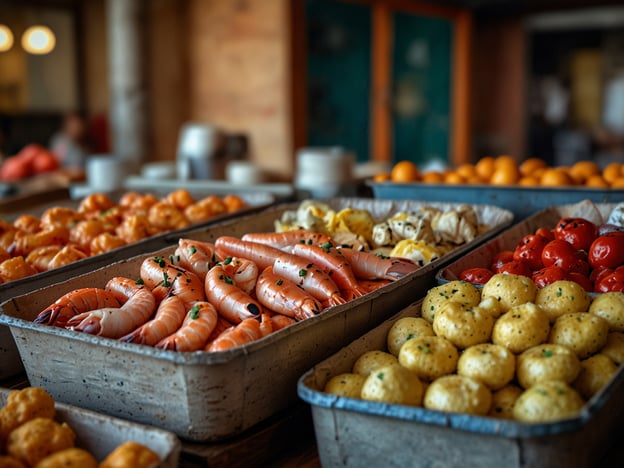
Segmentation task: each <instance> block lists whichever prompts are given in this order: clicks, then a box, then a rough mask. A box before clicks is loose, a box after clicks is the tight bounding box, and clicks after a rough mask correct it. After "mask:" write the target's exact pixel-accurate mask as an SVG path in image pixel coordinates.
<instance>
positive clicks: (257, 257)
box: [215, 236, 283, 270]
mask: <svg viewBox="0 0 624 468" xmlns="http://www.w3.org/2000/svg"><path fill="white" fill-rule="evenodd" d="M215 247H216V249H217V254H218V255H220V256H221V258H226V257H241V258H247V259H249V260H251V261H253V262H254V263H255V264H256V265H257V266H258V268H259V269H260V270H264V269H265V268H266V267H268V266H270V265H273V262H274V261H275V259H276V258H277V257H278V256H279V255H281V254H282V253H283V252H282V251H281V250H280V249H278V248H275V247H271V246H270V245H265V244H260V243H258V242H250V241H244V240H241V239H237V238H236V237H230V236H220V237H218V238H217V240H215Z"/></svg>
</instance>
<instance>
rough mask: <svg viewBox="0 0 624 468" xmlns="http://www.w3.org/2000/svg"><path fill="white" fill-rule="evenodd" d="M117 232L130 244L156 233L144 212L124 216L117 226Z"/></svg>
mask: <svg viewBox="0 0 624 468" xmlns="http://www.w3.org/2000/svg"><path fill="white" fill-rule="evenodd" d="M115 234H117V235H118V236H119V237H121V238H122V239H123V240H124V241H125V242H127V243H128V244H132V243H134V242H138V241H140V240H142V239H145V238H147V237H150V236H152V234H154V233H153V230H152V227H151V226H150V223H149V221H148V219H147V216H145V215H144V214H133V215H130V216H127V217H126V218H124V220H123V221H122V222H121V224H120V225H119V226H117V227H116V228H115Z"/></svg>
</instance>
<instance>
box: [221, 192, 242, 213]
mask: <svg viewBox="0 0 624 468" xmlns="http://www.w3.org/2000/svg"><path fill="white" fill-rule="evenodd" d="M221 200H222V201H223V204H224V205H225V207H226V209H227V211H228V213H232V212H234V211H238V210H242V209H243V208H245V207H246V206H247V202H246V201H245V200H243V199H242V198H241V197H239V196H238V195H234V194H228V195H226V196H225V197H223V198H222V199H221Z"/></svg>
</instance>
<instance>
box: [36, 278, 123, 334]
mask: <svg viewBox="0 0 624 468" xmlns="http://www.w3.org/2000/svg"><path fill="white" fill-rule="evenodd" d="M119 306H120V303H119V301H118V300H117V298H116V297H115V295H114V294H113V293H112V292H110V291H106V290H104V289H101V288H80V289H76V290H74V291H70V292H68V293H67V294H64V295H62V296H61V297H59V298H58V299H57V300H56V301H55V302H54V304H52V305H50V306H49V307H46V308H45V309H44V310H42V311H41V312H40V313H39V315H37V317H36V318H35V320H34V322H35V323H41V324H45V325H54V326H56V327H64V326H65V324H66V323H67V321H68V320H69V319H71V318H72V317H74V316H76V315H78V314H81V313H83V312H88V311H90V310H94V309H101V308H103V307H119Z"/></svg>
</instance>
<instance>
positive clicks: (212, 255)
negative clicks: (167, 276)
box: [174, 238, 220, 280]
mask: <svg viewBox="0 0 624 468" xmlns="http://www.w3.org/2000/svg"><path fill="white" fill-rule="evenodd" d="M174 255H175V256H176V257H177V258H179V265H180V266H181V267H182V268H186V269H187V270H189V271H192V272H193V273H195V274H196V275H197V276H199V277H200V279H202V280H204V279H205V278H206V273H208V270H210V269H211V268H212V267H213V266H214V265H215V263H217V262H218V261H220V258H219V257H218V256H217V253H216V252H215V246H214V244H211V243H210V242H201V241H196V240H192V239H185V238H180V239H178V247H177V248H176V250H175V252H174Z"/></svg>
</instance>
